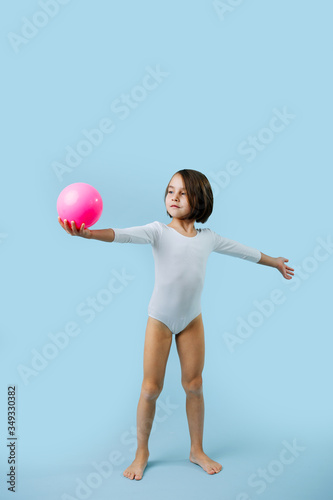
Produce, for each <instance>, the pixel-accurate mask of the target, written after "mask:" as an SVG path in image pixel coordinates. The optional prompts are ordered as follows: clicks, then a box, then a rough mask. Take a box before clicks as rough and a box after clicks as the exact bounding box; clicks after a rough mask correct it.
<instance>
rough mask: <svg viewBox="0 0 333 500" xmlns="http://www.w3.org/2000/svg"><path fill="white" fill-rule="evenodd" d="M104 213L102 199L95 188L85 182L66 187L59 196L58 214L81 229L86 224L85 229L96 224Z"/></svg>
mask: <svg viewBox="0 0 333 500" xmlns="http://www.w3.org/2000/svg"><path fill="white" fill-rule="evenodd" d="M102 211H103V201H102V197H101V195H100V194H99V192H98V191H97V189H95V188H94V187H93V186H90V184H86V183H85V182H75V183H74V184H69V185H68V186H66V187H65V188H64V189H63V190H62V191H61V193H60V194H59V196H58V199H57V212H58V215H59V217H60V219H61V220H62V222H63V221H64V219H67V220H68V222H69V225H70V226H71V221H72V220H73V221H74V222H75V225H76V228H77V229H80V227H81V225H82V223H83V222H84V224H85V227H90V226H92V225H93V224H95V223H96V222H97V221H98V219H99V218H100V216H101V214H102Z"/></svg>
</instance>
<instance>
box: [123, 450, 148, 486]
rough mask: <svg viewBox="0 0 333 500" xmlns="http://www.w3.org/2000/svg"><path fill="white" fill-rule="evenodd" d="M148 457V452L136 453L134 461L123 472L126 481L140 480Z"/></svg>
mask: <svg viewBox="0 0 333 500" xmlns="http://www.w3.org/2000/svg"><path fill="white" fill-rule="evenodd" d="M148 457H149V451H137V452H136V455H135V459H134V460H133V462H132V463H131V465H130V466H129V467H127V469H126V470H125V471H124V472H123V475H124V476H125V477H128V479H136V480H139V479H142V476H143V471H144V470H145V468H146V465H147V462H148Z"/></svg>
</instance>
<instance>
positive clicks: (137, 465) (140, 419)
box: [123, 316, 172, 480]
mask: <svg viewBox="0 0 333 500" xmlns="http://www.w3.org/2000/svg"><path fill="white" fill-rule="evenodd" d="M171 343H172V333H171V332H170V330H169V329H168V328H167V326H166V325H164V324H163V323H161V322H160V321H158V320H156V319H154V318H151V317H150V316H149V317H148V322H147V328H146V336H145V345H144V355H143V382H142V386H141V394H140V399H139V403H138V409H137V450H136V454H135V459H134V461H133V462H132V463H131V465H130V466H129V467H127V469H126V470H125V471H124V473H123V475H124V476H125V477H128V478H129V479H136V480H139V479H141V478H142V476H143V472H144V469H145V468H146V465H147V462H148V457H149V450H148V439H149V436H150V432H151V428H152V425H153V421H154V416H155V409H156V400H157V398H158V396H159V395H160V393H161V391H162V388H163V383H164V375H165V368H166V363H167V360H168V357H169V352H170V347H171Z"/></svg>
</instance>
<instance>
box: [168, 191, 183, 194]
mask: <svg viewBox="0 0 333 500" xmlns="http://www.w3.org/2000/svg"><path fill="white" fill-rule="evenodd" d="M168 193H172V191H168ZM182 194H186V193H182Z"/></svg>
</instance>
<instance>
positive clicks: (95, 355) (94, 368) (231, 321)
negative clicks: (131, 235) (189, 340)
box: [0, 0, 333, 500]
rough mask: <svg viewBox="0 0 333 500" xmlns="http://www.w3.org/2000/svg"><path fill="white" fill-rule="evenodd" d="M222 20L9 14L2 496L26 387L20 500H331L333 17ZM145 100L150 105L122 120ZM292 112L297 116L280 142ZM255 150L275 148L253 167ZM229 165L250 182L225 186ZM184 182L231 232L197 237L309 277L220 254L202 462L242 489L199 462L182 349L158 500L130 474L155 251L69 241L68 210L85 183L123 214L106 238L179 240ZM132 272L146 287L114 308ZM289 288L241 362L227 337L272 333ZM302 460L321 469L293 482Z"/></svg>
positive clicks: (262, 5) (317, 12) (166, 392)
mask: <svg viewBox="0 0 333 500" xmlns="http://www.w3.org/2000/svg"><path fill="white" fill-rule="evenodd" d="M222 4H223V2H220V6H219V7H218V2H215V3H214V2H212V1H207V2H193V1H190V0H182V1H181V2H179V1H169V2H167V3H165V2H154V1H148V0H143V1H141V2H108V1H105V0H104V1H98V2H85V1H82V2H78V1H76V2H75V1H73V0H72V1H68V2H65V1H63V2H62V4H60V2H59V3H54V2H53V3H52V2H49V3H48V2H46V1H45V2H44V3H43V2H37V1H27V0H25V1H23V0H21V1H17V2H14V3H12V4H10V3H7V4H6V5H5V6H3V7H2V15H1V16H0V19H1V21H0V23H1V32H2V44H1V58H2V110H3V111H2V119H1V125H2V132H1V135H2V139H3V142H2V169H1V171H2V176H1V199H0V203H1V206H0V208H1V210H0V251H1V294H2V296H1V307H2V313H1V316H0V328H1V398H0V401H1V414H0V435H1V441H0V444H1V446H0V459H1V467H0V474H1V483H0V488H1V498H4V499H5V498H12V497H11V494H10V492H8V491H7V487H6V484H5V480H6V474H7V472H8V470H9V466H8V464H7V458H8V448H7V447H6V443H7V404H6V402H7V387H8V385H11V384H15V385H16V402H17V407H16V409H17V415H16V416H17V437H18V439H17V445H16V446H17V448H16V458H17V464H16V466H17V467H16V471H17V481H16V489H17V492H16V495H15V498H16V499H20V500H21V499H22V500H23V499H24V500H30V499H31V500H32V499H33V500H39V499H43V500H44V499H45V498H47V499H48V500H56V499H62V500H65V499H67V500H68V498H80V496H79V493H78V491H76V488H77V487H78V485H79V484H83V483H80V481H81V482H84V483H85V484H86V485H87V484H89V482H90V484H91V485H93V484H94V486H92V487H91V488H90V490H88V489H86V493H84V491H83V490H82V491H81V498H92V499H98V500H100V499H106V498H111V497H112V498H121V499H125V498H129V499H132V498H133V495H134V494H135V495H136V498H145V499H146V498H156V496H157V495H158V496H159V498H161V499H164V498H168V499H169V498H176V499H180V498H183V497H184V494H186V495H188V497H189V498H192V499H201V498H204V497H205V498H208V497H209V498H210V499H220V498H224V499H227V500H248V499H255V498H257V497H260V498H262V499H269V500H275V499H279V500H280V499H281V498H290V499H293V498H302V499H303V500H307V499H313V498H314V497H316V498H328V492H329V491H331V490H332V484H330V481H331V480H330V478H331V475H332V474H331V470H330V469H331V466H330V461H329V450H330V449H331V446H332V425H331V422H332V413H333V411H332V410H333V408H332V403H331V400H332V398H331V380H332V379H331V377H332V368H331V350H332V320H331V286H330V285H331V284H330V283H329V280H328V277H329V276H330V275H331V273H332V267H333V264H332V262H333V259H332V253H333V250H332V248H331V247H329V246H328V247H327V245H326V248H325V244H323V241H324V242H325V241H326V242H329V241H331V239H332V219H331V210H330V208H331V186H332V182H331V181H332V174H331V145H330V143H331V135H332V128H331V117H332V111H333V110H332V99H331V89H332V73H331V71H330V70H331V68H330V64H329V63H330V60H331V44H330V42H331V41H332V35H331V18H332V14H333V11H332V6H331V3H330V2H328V1H323V2H320V3H318V4H316V5H314V4H313V2H309V1H306V2H304V1H303V2H299V1H298V2H288V1H287V0H279V1H270V2H260V1H252V2H242V1H238V2H236V1H234V2H231V1H228V0H226V1H225V2H224V6H229V7H228V10H226V9H225V7H223V6H222ZM41 5H44V9H43V8H42V7H41ZM45 5H46V7H45ZM52 5H53V7H52ZM224 9H225V11H224ZM47 10H48V12H49V14H45V12H46V11H47ZM41 12H44V14H41ZM51 13H52V15H51ZM52 16H53V17H52ZM32 22H34V23H35V25H38V26H39V27H37V28H36V27H35V28H34V27H33V25H31V24H29V23H32ZM22 33H23V34H24V35H25V38H21V39H20V38H18V37H19V36H21V37H22V36H23V35H22ZM27 36H30V38H27ZM147 68H148V69H147ZM158 68H159V69H160V71H161V72H162V73H163V77H161V78H160V81H159V82H158V83H157V85H156V88H154V89H152V90H147V91H145V90H144V89H143V88H142V82H143V81H146V82H147V81H148V80H144V79H145V77H146V75H147V74H148V72H149V71H152V69H154V70H155V71H156V69H158ZM149 82H150V84H151V85H152V80H151V79H150V80H149ZM138 86H139V88H138ZM140 87H141V88H140ZM126 95H127V96H131V102H132V103H134V105H132V106H133V107H129V106H128V105H125V108H126V110H127V111H125V109H123V111H122V112H120V110H119V105H120V101H121V100H122V99H124V98H126V97H124V96H126ZM123 106H124V104H123ZM276 113H280V114H284V115H285V117H286V116H287V118H285V119H284V122H283V121H281V120H278V121H276V122H272V118H273V117H274V116H276ZM125 116H126V117H125ZM105 119H108V120H110V121H111V122H112V123H113V131H112V132H110V133H105V134H104V135H103V138H102V140H100V143H99V144H98V145H96V146H94V145H90V150H89V149H88V150H87V149H86V150H85V151H86V153H85V154H84V153H83V150H84V146H81V147H82V148H83V149H81V150H80V144H82V143H80V141H82V140H85V139H86V138H85V136H84V133H83V130H88V131H91V130H93V129H96V128H97V127H99V125H100V122H101V121H102V120H105ZM273 123H275V124H276V125H278V126H279V127H280V130H279V131H276V129H274V127H272V124H273ZM273 129H274V130H273ZM253 138H256V140H257V141H258V143H257V144H259V145H258V148H257V149H252V150H251V151H252V152H250V151H248V149H246V148H249V145H248V144H249V141H253ZM88 146H89V144H88ZM86 147H87V146H86ZM68 148H73V149H74V150H75V149H78V150H80V151H81V153H82V154H81V155H80V156H79V157H77V158H78V159H77V166H75V167H73V166H71V167H69V166H68V164H66V154H67V152H68ZM252 148H253V146H252ZM87 151H88V153H87ZM246 151H247V152H246ZM229 162H235V163H234V164H236V163H237V165H238V173H237V175H231V176H230V175H229V177H228V175H227V174H226V173H227V172H228V168H229V166H230V163H229ZM59 164H62V165H63V166H65V168H63V170H62V173H61V174H59V171H60V168H59ZM55 165H57V167H56V166H55ZM66 168H67V169H66ZM183 168H192V169H196V170H199V171H201V172H203V173H204V174H205V175H206V176H207V177H208V179H209V180H210V182H211V184H212V187H213V190H214V211H213V214H212V215H211V217H210V218H209V220H208V221H207V222H206V223H205V224H204V225H201V224H197V227H210V228H212V229H213V230H214V231H216V232H217V233H219V234H221V235H223V236H226V237H229V238H232V239H235V240H237V241H240V242H241V243H244V244H247V245H249V246H253V247H255V248H258V249H259V250H261V251H262V252H263V253H265V254H268V255H271V256H273V257H278V256H282V257H286V258H288V259H289V263H288V264H289V265H290V266H291V267H293V268H294V269H295V276H294V278H293V279H292V280H290V281H288V280H285V279H284V278H283V277H282V275H281V274H280V273H279V272H278V271H276V270H275V269H273V268H271V267H266V266H260V265H254V264H252V263H250V262H247V261H242V260H241V259H236V258H233V257H229V256H224V255H221V254H217V253H213V254H211V256H210V257H209V260H208V264H207V272H206V280H205V286H204V291H203V294H202V314H203V321H204V326H205V337H206V357H205V367H204V371H203V380H204V398H205V424H204V450H205V452H206V453H207V454H208V455H209V456H211V457H212V458H213V459H214V460H217V461H219V462H220V463H222V466H223V469H222V471H221V472H220V473H219V474H216V475H214V476H209V475H208V474H207V473H205V472H204V471H203V470H202V469H201V468H200V467H197V466H196V465H194V464H192V463H191V462H189V460H188V456H189V447H190V439H189V433H188V426H187V419H186V413H185V393H184V390H183V388H182V387H181V383H180V366H179V359H178V355H177V351H176V347H175V342H174V340H173V344H172V348H171V351H170V355H169V360H168V364H167V369H166V376H165V384H164V388H163V391H162V393H161V395H160V397H159V399H158V402H157V410H156V416H158V418H157V419H155V422H154V426H153V430H152V434H151V436H150V441H149V448H150V461H149V465H148V467H147V469H146V471H145V474H144V477H143V479H142V480H141V481H135V480H134V481H130V480H128V479H127V478H124V477H123V470H124V469H125V468H126V467H127V466H128V465H129V464H130V463H131V462H132V460H133V458H134V452H135V444H136V440H135V427H136V408H137V403H138V399H139V395H140V388H141V382H142V374H143V372H142V359H143V343H144V335H145V327H146V322H147V307H148V303H149V300H150V296H151V293H152V290H153V285H154V262H153V257H152V251H151V247H150V245H134V244H133V245H131V244H128V245H122V244H116V243H114V244H111V243H104V242H100V241H96V240H91V241H88V240H84V239H81V238H72V237H70V236H69V235H68V234H67V233H65V231H64V230H63V229H62V228H61V227H60V225H59V224H58V221H57V212H56V201H57V197H58V195H59V193H60V192H61V190H62V189H63V188H64V187H66V186H67V185H68V184H71V183H74V182H87V183H89V184H91V185H93V186H94V187H95V188H96V189H97V190H98V191H99V192H100V194H101V196H102V198H103V202H104V210H103V214H102V216H101V218H100V220H99V221H98V222H97V223H96V224H95V225H94V226H93V228H94V229H102V228H108V227H114V228H124V227H130V226H136V225H143V224H146V223H148V222H152V221H154V220H159V221H161V222H164V223H166V224H168V223H169V222H170V221H171V219H170V218H169V217H168V216H167V215H166V211H165V205H164V201H163V196H164V190H165V187H166V185H167V183H168V182H169V180H170V178H171V177H172V175H173V174H174V173H175V172H176V171H177V170H180V169H183ZM320 238H321V239H320ZM114 273H119V274H121V273H125V274H127V275H128V276H131V279H128V281H127V282H126V283H125V285H124V286H123V288H122V290H121V291H120V293H118V294H112V295H110V293H109V295H108V297H107V295H106V294H105V291H104V292H103V290H105V289H106V288H107V286H108V283H109V281H110V280H111V279H112V277H114V276H115V274H114ZM275 289H278V290H280V294H281V295H282V296H283V303H282V304H280V305H275V307H274V310H273V311H272V313H271V314H270V315H269V316H267V317H263V316H262V317H261V320H260V321H259V322H258V326H256V327H253V329H252V332H251V334H250V335H249V336H248V337H247V338H243V339H242V340H243V341H242V343H239V344H237V345H235V348H234V350H230V349H229V348H228V344H227V343H226V341H225V334H226V333H227V332H228V333H230V334H233V335H236V329H237V324H238V321H239V318H242V319H243V320H245V321H247V320H248V319H250V315H251V314H252V316H251V318H255V317H256V318H257V319H258V315H257V316H255V315H254V311H258V309H257V307H256V306H255V301H258V302H263V301H264V300H268V299H270V295H271V293H272V292H273V291H274V290H275ZM89 298H96V300H97V301H98V303H99V311H95V313H94V314H93V315H91V316H89V318H90V319H91V321H90V322H87V320H88V316H87V315H85V316H83V315H82V314H81V315H80V313H79V311H80V310H81V311H82V310H86V309H87V307H88V306H87V301H88V300H89ZM70 323H72V325H73V324H74V325H76V328H77V329H78V330H77V331H76V333H77V335H76V336H71V337H68V336H67V340H68V343H67V345H66V346H64V347H63V348H62V349H61V348H55V347H54V343H53V344H52V341H51V337H50V335H51V334H53V335H57V334H59V332H64V331H65V328H66V327H67V328H69V326H68V324H70ZM63 338H64V337H63ZM238 338H239V337H238ZM48 344H52V345H53V348H52V345H51V347H47V346H48ZM48 348H49V351H47V349H48ZM43 350H44V351H43ZM45 350H46V351H47V352H48V354H49V356H52V355H53V359H47V360H46V361H45V366H44V367H42V365H40V369H39V370H35V373H34V374H33V375H32V374H30V375H29V376H26V377H24V376H23V375H22V366H23V365H24V366H25V367H26V368H30V369H32V361H33V357H34V356H35V355H36V352H38V353H39V355H41V354H42V353H43V352H46V351H45ZM44 359H45V358H44ZM286 441H287V442H288V443H290V444H292V443H293V442H296V443H297V446H299V447H302V451H299V452H298V453H296V454H295V455H297V456H295V457H294V461H293V462H292V463H290V464H288V465H282V466H281V461H280V462H279V463H280V465H279V463H278V462H277V461H279V457H280V453H281V451H282V450H283V449H284V447H285V444H284V443H285V442H286ZM112 454H114V455H112ZM111 456H114V457H115V459H114V462H115V463H114V465H113V469H108V471H109V474H108V477H105V478H102V479H101V475H100V476H96V468H94V466H93V463H99V464H101V463H102V462H103V461H104V462H105V461H108V463H109V464H111V462H110V460H111ZM290 456H292V455H290V453H289V454H288V457H290ZM117 457H118V458H117ZM110 467H111V466H110ZM259 469H266V470H267V471H268V476H269V478H270V481H269V480H266V481H263V483H262V488H261V489H260V488H259V486H258V485H257V486H256V487H254V486H253V485H252V486H251V484H250V483H249V480H250V478H251V477H253V476H252V475H257V476H256V477H257V478H258V475H259V472H258V470H259ZM105 470H106V469H105ZM93 473H95V475H94V474H93ZM274 473H275V475H274ZM105 475H107V473H105ZM98 478H99V479H98ZM94 480H95V481H97V482H96V483H94ZM66 495H67V496H66ZM84 495H86V496H85V497H84Z"/></svg>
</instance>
